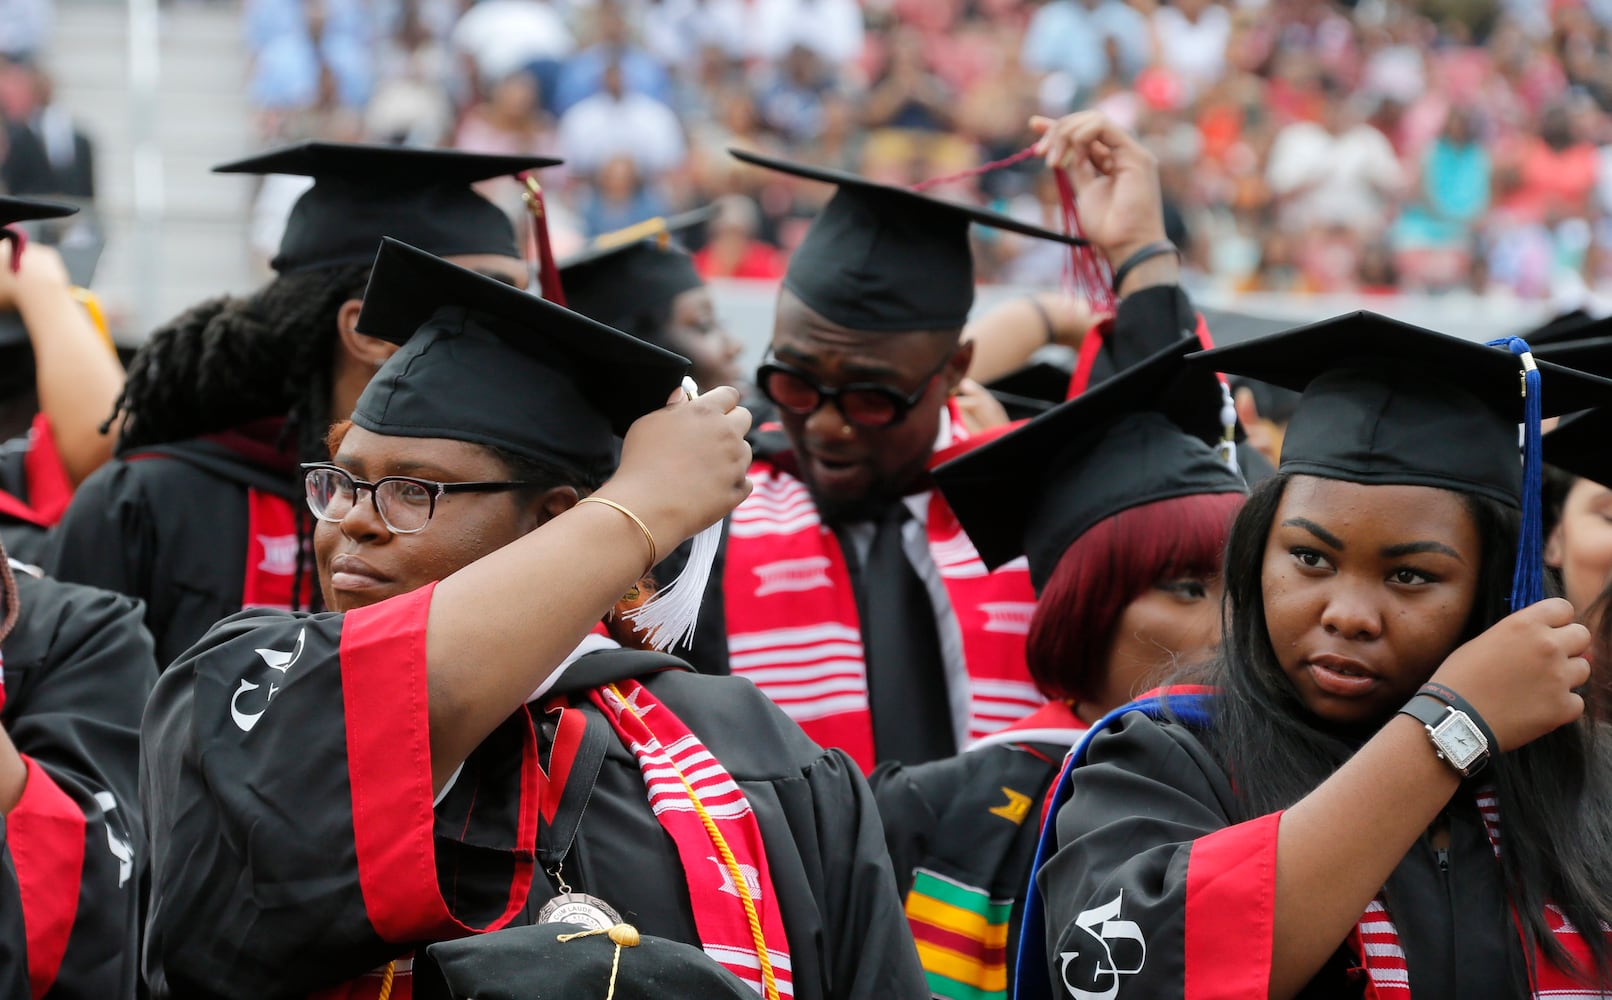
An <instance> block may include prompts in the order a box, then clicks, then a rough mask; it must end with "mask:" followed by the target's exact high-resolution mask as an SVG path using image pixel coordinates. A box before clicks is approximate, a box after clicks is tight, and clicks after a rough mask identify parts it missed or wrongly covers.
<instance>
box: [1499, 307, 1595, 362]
mask: <svg viewBox="0 0 1612 1000" xmlns="http://www.w3.org/2000/svg"><path fill="white" fill-rule="evenodd" d="M1608 335H1612V319H1597V318H1596V317H1594V316H1591V315H1590V314H1589V313H1587V312H1585V311H1584V310H1583V309H1570V310H1568V311H1567V312H1564V313H1562V314H1560V315H1558V316H1555V317H1553V318H1552V319H1550V320H1549V321H1548V322H1546V323H1544V324H1543V325H1541V326H1538V327H1535V328H1534V329H1532V330H1530V331H1528V332H1527V333H1524V334H1521V336H1522V339H1524V340H1526V341H1528V346H1530V347H1532V348H1533V349H1534V352H1535V354H1542V353H1543V352H1542V351H1541V348H1545V347H1554V346H1556V345H1558V344H1571V343H1573V342H1575V341H1579V340H1585V339H1588V338H1591V337H1605V336H1608Z"/></svg>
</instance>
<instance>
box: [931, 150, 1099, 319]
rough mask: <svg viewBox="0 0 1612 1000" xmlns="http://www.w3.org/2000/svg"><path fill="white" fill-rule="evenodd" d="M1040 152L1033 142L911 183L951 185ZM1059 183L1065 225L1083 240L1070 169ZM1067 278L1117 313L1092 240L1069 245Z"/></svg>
mask: <svg viewBox="0 0 1612 1000" xmlns="http://www.w3.org/2000/svg"><path fill="white" fill-rule="evenodd" d="M1037 155H1039V154H1038V153H1037V152H1036V148H1035V146H1034V144H1032V145H1030V146H1027V147H1025V148H1024V149H1021V150H1019V151H1018V152H1017V153H1014V154H1013V155H1012V156H1007V157H1003V158H1002V159H1000V160H992V161H990V162H989V163H982V164H980V165H979V166H977V167H974V168H973V169H972V170H963V171H960V172H958V173H955V174H947V175H945V176H944V177H931V178H929V179H928V180H922V181H919V182H918V183H916V184H914V185H912V190H914V191H918V192H924V191H928V190H930V189H931V188H936V187H940V186H941V185H943V184H952V183H955V182H957V181H966V180H971V179H973V178H975V177H980V176H982V175H984V174H988V173H991V172H992V171H995V170H1005V169H1007V168H1008V167H1012V166H1017V165H1018V164H1020V163H1023V162H1024V161H1026V160H1029V159H1032V158H1034V157H1035V156H1037ZM1053 176H1054V177H1055V178H1056V179H1057V182H1058V202H1059V204H1060V205H1061V206H1062V209H1063V228H1064V234H1065V235H1067V236H1078V237H1080V238H1081V239H1082V240H1084V239H1085V238H1086V233H1085V231H1084V230H1083V229H1081V226H1080V213H1079V212H1078V211H1077V210H1076V207H1075V186H1074V182H1072V181H1071V180H1070V179H1069V172H1068V171H1067V170H1056V171H1053ZM1064 281H1065V284H1066V285H1067V286H1068V288H1069V290H1070V291H1071V292H1074V293H1075V294H1077V295H1079V296H1081V297H1082V298H1084V299H1085V300H1086V301H1087V302H1088V303H1090V304H1091V307H1092V309H1093V310H1094V311H1096V312H1097V313H1098V314H1099V315H1104V314H1110V315H1111V314H1112V313H1113V312H1114V290H1113V284H1114V280H1113V276H1112V275H1111V274H1109V271H1108V264H1107V262H1106V261H1104V260H1103V259H1102V258H1101V257H1100V256H1098V254H1097V251H1096V249H1095V248H1093V247H1092V246H1091V244H1090V243H1085V244H1083V245H1081V246H1072V247H1070V248H1069V266H1068V267H1066V268H1065V269H1064Z"/></svg>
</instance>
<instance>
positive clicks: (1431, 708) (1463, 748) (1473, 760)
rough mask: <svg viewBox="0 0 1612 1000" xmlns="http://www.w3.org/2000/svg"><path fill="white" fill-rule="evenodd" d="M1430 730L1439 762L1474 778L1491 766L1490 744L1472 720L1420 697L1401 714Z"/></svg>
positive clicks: (1427, 696) (1412, 701)
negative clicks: (1487, 766) (1485, 767)
mask: <svg viewBox="0 0 1612 1000" xmlns="http://www.w3.org/2000/svg"><path fill="white" fill-rule="evenodd" d="M1399 711H1400V712H1401V713H1402V714H1404V715H1408V716H1410V717H1411V718H1413V719H1415V720H1416V721H1417V722H1420V723H1421V724H1422V725H1423V726H1425V727H1427V735H1428V738H1429V739H1431V740H1432V741H1433V750H1434V751H1435V752H1436V753H1437V754H1438V756H1439V759H1440V760H1442V761H1444V762H1445V763H1446V764H1448V765H1450V766H1451V767H1453V768H1455V770H1456V771H1458V772H1460V775H1461V777H1463V778H1470V777H1471V776H1472V775H1474V774H1477V773H1478V772H1479V771H1481V770H1483V766H1484V765H1485V764H1487V763H1489V752H1490V747H1489V741H1488V739H1486V738H1485V737H1484V735H1483V730H1482V729H1480V728H1479V727H1478V724H1477V723H1475V722H1473V721H1472V717H1471V716H1469V715H1467V714H1466V713H1465V712H1463V711H1461V710H1460V709H1458V708H1453V707H1451V706H1449V705H1446V704H1445V703H1444V702H1442V701H1439V700H1438V699H1437V698H1435V697H1433V696H1432V695H1429V694H1419V695H1417V696H1416V697H1414V698H1412V699H1411V700H1410V701H1408V702H1406V703H1405V707H1404V708H1402V709H1400V710H1399Z"/></svg>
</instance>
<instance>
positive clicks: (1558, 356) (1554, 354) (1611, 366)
mask: <svg viewBox="0 0 1612 1000" xmlns="http://www.w3.org/2000/svg"><path fill="white" fill-rule="evenodd" d="M1600 329H1602V330H1604V331H1606V332H1607V333H1612V325H1608V326H1602V327H1601V328H1600ZM1528 343H1529V344H1532V343H1533V341H1531V340H1530V341H1529V342H1528ZM1534 357H1536V358H1541V359H1543V360H1546V361H1549V362H1551V363H1552V364H1558V365H1561V366H1562V367H1563V368H1576V369H1578V370H1579V371H1581V372H1589V373H1590V374H1591V375H1599V376H1601V377H1602V378H1607V377H1612V336H1601V337H1587V338H1584V339H1582V340H1563V341H1559V342H1557V343H1554V344H1547V345H1545V346H1544V347H1539V348H1535V349H1534Z"/></svg>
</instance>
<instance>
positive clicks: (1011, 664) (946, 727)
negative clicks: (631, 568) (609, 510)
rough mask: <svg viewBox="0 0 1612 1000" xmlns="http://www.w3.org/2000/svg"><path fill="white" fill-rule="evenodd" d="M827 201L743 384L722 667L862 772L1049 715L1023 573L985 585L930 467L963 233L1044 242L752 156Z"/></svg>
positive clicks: (949, 436) (947, 419)
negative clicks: (747, 470) (748, 429)
mask: <svg viewBox="0 0 1612 1000" xmlns="http://www.w3.org/2000/svg"><path fill="white" fill-rule="evenodd" d="M734 155H735V156H737V157H738V158H739V159H741V160H743V161H745V162H747V163H751V164H755V165H758V166H762V167H766V168H768V169H771V170H776V171H779V172H782V173H785V174H790V175H793V176H796V177H804V178H807V179H811V180H818V181H826V182H828V183H832V184H836V185H837V186H838V190H837V192H836V193H835V194H834V196H833V198H832V199H830V201H829V202H828V204H827V205H826V206H825V207H824V209H823V211H822V213H821V214H820V215H819V216H818V218H817V219H816V220H815V221H814V222H813V223H812V226H811V229H810V230H809V231H808V233H807V235H806V238H805V240H804V242H803V243H802V244H801V246H800V248H799V249H797V250H796V251H795V253H794V255H793V257H792V259H791V261H790V264H789V270H788V273H787V274H786V275H785V277H784V282H783V290H782V292H781V294H780V296H779V301H778V308H777V313H776V319H775V323H774V328H773V340H772V345H771V349H770V351H769V352H768V354H767V357H766V359H765V361H764V363H763V364H762V366H761V368H760V370H759V371H758V373H757V386H758V388H759V389H760V390H761V392H762V393H764V394H765V395H766V397H767V398H768V399H769V400H770V401H771V402H772V403H773V404H774V405H776V406H777V408H778V416H779V423H780V425H781V427H780V428H779V429H778V430H779V432H778V433H772V434H762V435H760V436H759V439H758V442H757V448H756V451H757V463H756V465H755V466H754V467H753V468H752V469H751V479H752V480H753V481H754V483H755V485H756V488H755V492H754V494H752V496H751V497H750V499H749V500H747V501H746V502H745V503H743V504H741V505H740V506H739V508H738V510H736V511H735V512H734V515H733V519H732V527H731V531H730V538H729V544H728V549H727V553H726V564H725V569H724V573H723V591H724V595H723V596H724V599H723V602H722V605H723V608H722V610H723V613H724V615H725V618H726V622H725V624H726V628H727V634H728V637H729V639H728V650H729V660H730V669H731V670H732V672H733V673H735V674H739V675H742V676H747V677H749V678H750V679H752V680H753V681H755V682H756V684H757V685H758V686H760V687H761V688H762V690H763V691H765V692H766V693H767V694H768V695H769V696H770V697H771V698H772V699H773V700H774V701H775V702H777V703H778V704H779V705H780V706H781V707H783V709H784V710H785V711H786V712H787V713H789V714H790V715H791V716H792V717H793V718H794V719H795V720H796V721H797V722H799V723H800V724H801V725H802V727H803V728H805V730H806V732H807V734H808V735H810V736H812V737H813V738H814V739H815V740H817V741H818V742H819V743H820V744H822V745H824V746H837V747H840V748H842V749H845V750H846V751H847V752H849V753H850V754H851V755H852V757H854V758H855V759H856V760H857V762H858V763H859V764H861V765H862V766H863V768H864V769H868V770H871V769H872V768H873V766H874V765H875V764H876V763H879V762H882V761H889V760H899V761H902V762H904V763H909V764H910V763H918V762H921V761H925V760H933V759H936V758H939V757H947V756H950V755H952V754H954V753H956V752H957V751H958V749H960V748H961V747H962V746H964V745H966V744H968V743H970V742H972V741H973V740H975V739H978V738H979V737H981V736H984V735H986V734H988V733H990V732H992V731H994V730H996V729H999V728H1001V727H1002V726H1004V725H1007V724H1009V723H1011V722H1013V721H1015V720H1017V719H1019V718H1022V717H1023V716H1026V715H1028V714H1029V713H1031V712H1032V711H1034V710H1035V709H1036V708H1037V707H1038V706H1039V705H1040V704H1041V702H1042V698H1041V696H1040V694H1039V693H1038V692H1037V691H1036V689H1035V687H1034V685H1033V684H1032V683H1031V682H1030V679H1029V675H1028V673H1027V671H1026V668H1025V665H1024V638H1025V632H1026V629H1027V627H1028V622H1029V616H1030V612H1031V610H1032V609H1033V607H1034V596H1033V594H1032V592H1031V589H1030V584H1029V580H1028V578H1027V576H1026V574H1025V570H1024V569H1023V567H1022V565H1020V566H1010V567H1005V568H1004V569H1003V570H1001V571H999V572H996V573H987V572H986V571H985V567H984V566H983V565H982V564H981V563H980V561H979V557H978V555H977V554H976V553H975V552H974V549H973V546H971V545H970V544H969V542H968V539H967V537H966V536H965V535H964V534H963V532H962V529H961V528H960V527H959V525H958V524H957V521H956V519H955V518H954V517H953V516H952V514H951V511H950V510H948V509H947V508H946V506H945V504H944V503H943V502H941V501H939V500H938V499H934V500H932V499H931V495H930V486H929V482H928V468H929V465H930V463H931V460H932V458H933V457H934V456H935V454H936V453H937V452H941V451H944V450H945V449H947V448H949V447H951V446H952V445H953V444H954V442H960V440H961V439H962V437H963V436H964V435H965V433H966V432H965V431H964V430H963V428H962V425H961V422H960V420H959V415H958V414H957V412H956V411H955V407H953V406H951V405H949V398H950V397H951V395H952V393H953V391H954V390H955V389H956V388H957V387H958V385H959V384H960V383H961V382H962V380H963V377H964V375H965V374H966V373H967V371H968V366H969V360H970V357H971V356H972V353H973V349H972V345H970V344H968V343H966V342H963V341H962V340H961V332H962V328H963V324H964V323H965V321H966V320H967V317H968V312H969V309H970V308H971V307H972V305H973V300H974V273H973V257H972V253H971V250H970V246H969V239H968V237H969V225H970V223H972V222H979V223H981V224H983V225H987V226H991V227H993V228H1001V229H1008V230H1012V231H1015V232H1019V233H1023V234H1026V235H1029V236H1034V237H1043V238H1047V239H1063V237H1061V236H1059V235H1058V234H1056V233H1052V232H1049V231H1046V230H1042V229H1039V228H1037V227H1034V226H1029V225H1026V224H1023V223H1020V222H1018V221H1016V220H1013V219H1009V218H1006V217H1004V216H999V215H996V214H994V213H990V212H985V211H982V210H979V209H975V208H972V207H968V206H962V205H956V204H953V203H951V202H946V201H941V200H938V199H935V198H932V197H929V196H927V195H922V194H918V193H915V192H912V191H908V190H905V189H900V188H893V187H888V186H886V185H882V184H875V183H872V182H868V181H864V180H862V179H861V178H858V177H855V176H852V175H849V174H843V173H839V172H835V171H826V170H818V169H815V168H809V167H803V166H800V165H797V164H793V163H787V162H782V161H778V160H774V159H769V158H766V157H761V156H756V155H754V154H750V153H738V152H735V154H734Z"/></svg>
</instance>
